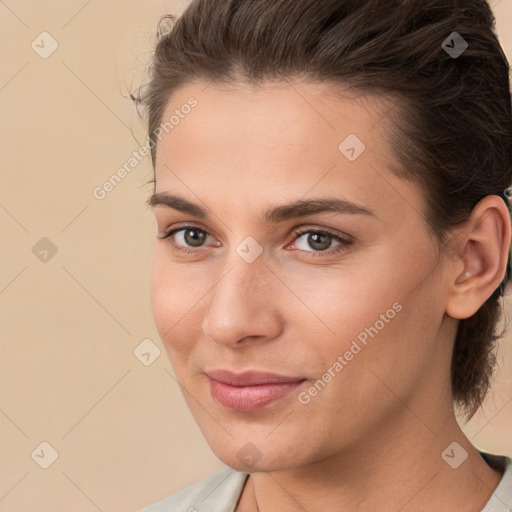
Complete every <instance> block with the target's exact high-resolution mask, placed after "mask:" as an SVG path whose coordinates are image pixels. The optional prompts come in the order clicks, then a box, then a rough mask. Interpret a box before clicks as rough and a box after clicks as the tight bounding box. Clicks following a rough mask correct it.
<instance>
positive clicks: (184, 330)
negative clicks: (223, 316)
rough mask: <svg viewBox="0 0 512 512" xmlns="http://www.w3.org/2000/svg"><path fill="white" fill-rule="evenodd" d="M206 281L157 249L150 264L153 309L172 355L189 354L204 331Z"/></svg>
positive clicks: (159, 330) (161, 335)
mask: <svg viewBox="0 0 512 512" xmlns="http://www.w3.org/2000/svg"><path fill="white" fill-rule="evenodd" d="M203 284H204V283H203V280H202V279H198V278H197V274H196V277H195V278H194V273H191V272H190V269H189V268H187V267H186V266H185V265H183V266H180V265H176V264H172V263H170V262H169V260H168V257H166V255H165V251H164V250H162V249H161V248H160V247H155V249H154V252H153V257H152V261H151V275H150V296H151V309H152V312H153V318H154V321H155V325H156V327H157V329H158V332H159V334H160V338H161V340H162V342H163V343H164V346H165V348H166V350H167V352H168V354H169V357H171V358H173V355H174V354H173V353H174V352H176V353H180V354H181V353H186V352H189V351H190V344H191V340H193V339H197V332H198V331H199V330H200V328H201V321H200V319H198V316H197V315H198V311H199V308H200V300H201V298H202V297H204V295H205V291H204V290H203ZM171 360H172V359H171Z"/></svg>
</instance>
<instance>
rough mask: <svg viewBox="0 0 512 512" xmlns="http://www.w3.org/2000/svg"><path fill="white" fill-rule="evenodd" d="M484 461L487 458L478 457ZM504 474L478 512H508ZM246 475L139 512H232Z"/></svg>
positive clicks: (509, 466) (511, 474)
mask: <svg viewBox="0 0 512 512" xmlns="http://www.w3.org/2000/svg"><path fill="white" fill-rule="evenodd" d="M482 456H483V457H484V458H487V457H488V456H487V455H486V454H482ZM501 462H502V463H504V464H505V465H506V466H505V473H504V474H503V477H502V479H501V481H500V483H499V485H498V487H497V488H496V489H495V490H494V492H493V494H492V496H491V497H490V498H489V501H488V502H487V504H486V505H485V507H484V508H483V509H482V511H481V512H510V511H511V510H512V459H510V458H507V457H503V458H501ZM248 476H249V475H248V474H247V473H239V472H237V471H234V470H233V469H231V468H225V469H222V470H220V471H217V472H216V473H213V474H212V475H209V476H207V477H206V478H203V479H202V480H199V481H198V482H196V483H194V484H192V485H189V486H188V487H186V488H185V489H182V490H181V491H178V492H176V493H174V494H171V496H168V497H167V498H164V499H163V500H161V501H159V502H157V503H153V504H152V505H149V506H148V507H145V508H144V509H142V510H141V511H140V512H235V507H236V505H237V503H238V500H239V498H240V495H241V494H242V491H243V489H244V486H245V483H246V481H247V477H248Z"/></svg>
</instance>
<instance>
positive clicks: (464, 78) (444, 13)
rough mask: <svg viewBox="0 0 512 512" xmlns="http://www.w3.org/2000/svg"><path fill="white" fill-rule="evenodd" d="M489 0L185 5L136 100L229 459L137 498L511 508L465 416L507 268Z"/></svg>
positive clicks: (178, 357)
mask: <svg viewBox="0 0 512 512" xmlns="http://www.w3.org/2000/svg"><path fill="white" fill-rule="evenodd" d="M508 73H509V66H508V62H507V61H506V58H505V56H504V54H503V52H502V50H501V47H500V45H499V42H498V40H497V38H496V35H495V33H494V19H493V17H492V13H491V11H490V8H489V6H488V4H487V3H486V2H485V1H484V0H466V1H465V2H456V1H455V0H449V1H447V0H421V1H420V0H409V1H406V0H402V1H399V0H386V1H385V2H384V1H377V0H358V1H352V0H322V1H321V2H319V1H318V0H194V1H193V2H192V3H191V4H190V6H189V7H188V9H187V10H186V11H185V13H184V14H183V15H182V16H181V18H179V19H178V20H177V21H176V23H175V24H174V25H173V26H172V27H171V28H170V30H168V31H167V32H166V33H162V34H161V37H160V40H159V42H158V45H157V47H156V53H155V57H154V64H153V67H152V75H151V81H150V83H149V86H148V88H147V90H145V91H144V92H143V94H142V95H140V96H139V98H138V100H139V101H141V102H143V104H144V105H145V106H146V108H147V113H148V117H149V141H150V142H151V148H152V158H153V166H154V170H155V189H154V194H153V195H152V197H151V198H150V200H149V204H150V205H151V207H152V209H153V211H154V213H155V217H156V237H155V245H154V253H153V260H152V283H151V297H152V307H153V312H154V317H155V321H156V325H157V328H158V330H159V333H160V336H161V338H162V341H163V343H164V346H165V348H166V350H167V353H168V355H169V357H170V360H171V362H172V365H173V367H174V369H175V373H176V377H177V379H178V381H179V383H180V386H181V388H182V390H183V393H184V396H185V399H186V401H187V403H188V405H189V407H190V409H191V412H192V414H193V415H194V417H195V419H196V421H197V423H198V425H199V427H200V428H201V430H202V432H203V434H204V436H205V438H206V440H207V441H208V443H209V445H210V446H211V448H212V450H213V451H214V453H215V454H216V455H217V457H218V458H219V459H220V460H221V461H223V462H224V463H225V464H226V465H227V466H228V468H226V469H225V470H223V471H220V472H218V473H215V474H214V475H211V476H209V477H207V478H205V479H204V480H201V481H200V482H197V483H195V484H193V485H191V486H190V487H188V488H187V489H185V490H183V491H181V492H178V493H176V494H174V495H172V496H170V497H168V498H166V499H164V500H163V501H161V502H159V503H157V504H154V505H152V506H149V507H147V508H145V509H144V511H145V512H163V511H168V512H176V511H208V512H214V511H215V512H217V511H223V512H224V511H225V512H227V511H230V512H231V511H237V512H255V511H260V512H271V511H279V512H288V511H298V510H301V511H304V510H306V511H308V512H314V511H318V510H321V511H358V512H363V511H370V510H371V511H374V510H379V511H393V512H395V511H398V510H400V511H402V512H406V511H424V512H434V511H435V512H439V511H447V512H448V511H454V510H456V511H464V512H477V511H485V512H491V511H503V512H504V511H508V510H509V509H510V507H512V469H511V461H510V459H509V458H506V457H499V456H491V455H488V454H483V453H480V452H479V451H478V450H477V449H476V448H475V447H473V446H472V445H471V443H470V442H469V440H468V439H467V438H466V437H465V435H464V434H463V432H462V430H461V429H460V427H459V425H458V423H457V421H456V416H455V412H454V405H455V406H456V408H457V409H458V410H459V412H460V413H462V414H465V417H466V418H470V417H471V416H472V415H473V414H474V412H475V411H476V410H477V409H478V407H479V406H480V405H481V403H482V400H483V398H484V396H485V394H486V392H487V390H488V387H489V382H490V377H491V375H492V371H493V358H492V355H491V352H490V350H491V348H492V346H493V344H494V342H495V341H496V339H497V338H498V337H499V333H497V332H496V323H497V320H498V318H499V315H500V309H501V302H500V297H501V296H502V295H503V293H504V289H505V285H506V283H507V281H508V272H507V268H508V262H507V260H508V255H509V247H510V240H511V222H510V214H509V209H508V206H507V204H506V200H507V192H506V189H507V187H509V186H510V184H511V182H512V114H511V102H510V88H509V80H508V76H509V75H508Z"/></svg>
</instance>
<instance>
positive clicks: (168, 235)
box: [159, 225, 352, 258]
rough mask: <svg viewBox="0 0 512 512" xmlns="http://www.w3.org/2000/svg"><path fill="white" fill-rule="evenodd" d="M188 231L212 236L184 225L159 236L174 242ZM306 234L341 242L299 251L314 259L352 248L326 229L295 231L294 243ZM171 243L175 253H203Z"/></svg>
mask: <svg viewBox="0 0 512 512" xmlns="http://www.w3.org/2000/svg"><path fill="white" fill-rule="evenodd" d="M186 230H198V231H202V232H204V233H206V235H207V236H211V235H210V234H209V233H208V231H206V230H205V229H203V228H200V227H198V226H194V225H184V226H180V227H177V228H174V229H172V230H170V231H169V232H167V233H165V234H164V235H162V236H159V238H160V239H161V240H166V239H171V240H172V237H173V235H175V234H176V233H178V232H180V231H186ZM306 233H310V234H315V235H327V236H329V237H330V238H332V239H333V240H335V241H336V242H339V245H336V246H335V247H333V248H330V249H326V250H324V251H313V250H312V251H304V250H301V249H297V250H298V251H301V252H305V253H307V254H309V255H310V256H311V257H313V258H315V257H322V256H323V255H329V256H331V255H333V254H337V253H339V252H343V251H346V250H347V249H348V246H350V245H351V244H352V240H349V239H346V238H343V237H341V236H339V235H335V234H334V233H331V232H330V231H327V230H325V229H323V230H320V229H311V228H307V229H306V228H303V229H297V230H295V231H293V233H292V235H293V237H294V238H293V242H295V241H296V240H297V239H299V238H300V237H301V236H303V235H305V234H306ZM171 243H172V247H173V249H174V250H175V251H178V252H181V253H186V254H198V253H199V252H202V247H199V248H196V249H191V248H188V247H183V246H181V245H177V244H176V243H174V242H171Z"/></svg>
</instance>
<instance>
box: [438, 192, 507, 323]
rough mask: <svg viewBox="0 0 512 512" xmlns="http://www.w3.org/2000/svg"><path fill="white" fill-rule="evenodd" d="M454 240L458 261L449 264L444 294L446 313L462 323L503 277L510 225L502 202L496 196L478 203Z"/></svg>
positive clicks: (491, 292) (473, 312)
mask: <svg viewBox="0 0 512 512" xmlns="http://www.w3.org/2000/svg"><path fill="white" fill-rule="evenodd" d="M458 239H459V240H460V241H461V245H462V248H463V250H462V253H461V257H460V260H458V261H452V264H451V268H452V270H453V274H452V275H453V277H452V279H453V284H452V285H451V286H450V290H449V294H448V300H447V305H446V313H447V314H448V315H449V316H451V317H452V318H456V319H461V320H462V319H464V318H469V317H470V316H472V315H474V314H475V313H476V312H477V311H478V310H479V309H480V307H481V306H482V304H483V303H484V302H485V301H486V300H487V299H488V298H489V297H490V296H491V295H492V294H493V292H494V291H495V290H496V288H498V286H499V284H500V283H501V281H502V280H503V277H504V275H505V270H506V265H507V259H508V254H509V248H510V239H511V224H510V213H509V210H508V207H507V206H506V204H505V203H504V201H503V200H502V199H501V198H500V197H498V196H487V197H485V198H484V199H482V200H481V201H480V202H479V203H478V204H477V205H476V206H475V207H474V209H473V212H472V214H471V217H470V219H469V220H468V222H467V224H466V227H465V229H464V230H463V231H462V233H461V234H460V235H459V236H458ZM461 261H462V263H463V267H462V271H461V265H460V263H461Z"/></svg>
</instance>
